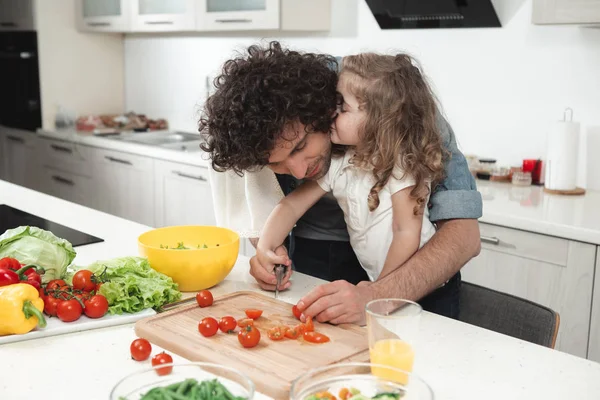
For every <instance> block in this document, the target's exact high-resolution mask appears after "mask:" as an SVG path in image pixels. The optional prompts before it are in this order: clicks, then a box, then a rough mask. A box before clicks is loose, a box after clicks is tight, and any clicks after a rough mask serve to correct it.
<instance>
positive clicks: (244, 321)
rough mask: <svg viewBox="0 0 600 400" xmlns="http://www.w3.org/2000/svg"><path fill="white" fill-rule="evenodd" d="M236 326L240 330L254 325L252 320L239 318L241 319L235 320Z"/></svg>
mask: <svg viewBox="0 0 600 400" xmlns="http://www.w3.org/2000/svg"><path fill="white" fill-rule="evenodd" d="M237 325H238V326H239V327H240V328H245V327H247V326H248V325H254V320H253V319H250V318H241V319H238V320H237Z"/></svg>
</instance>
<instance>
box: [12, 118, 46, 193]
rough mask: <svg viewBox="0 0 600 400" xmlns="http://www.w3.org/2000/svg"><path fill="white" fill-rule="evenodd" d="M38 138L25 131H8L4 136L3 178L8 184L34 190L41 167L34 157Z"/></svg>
mask: <svg viewBox="0 0 600 400" xmlns="http://www.w3.org/2000/svg"><path fill="white" fill-rule="evenodd" d="M37 141H38V138H37V136H36V135H35V134H34V133H31V132H27V131H17V130H12V129H11V130H10V131H9V132H7V133H6V134H5V136H4V159H5V166H6V170H5V173H4V174H5V177H6V179H7V180H8V181H9V182H12V183H14V184H16V185H20V186H24V187H27V188H31V189H35V188H36V187H37V186H38V184H39V181H40V172H41V167H40V165H39V164H38V162H37V160H36V157H35V151H36V150H35V147H36V144H37Z"/></svg>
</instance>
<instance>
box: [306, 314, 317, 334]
mask: <svg viewBox="0 0 600 400" xmlns="http://www.w3.org/2000/svg"><path fill="white" fill-rule="evenodd" d="M304 331H305V332H314V331H315V324H314V323H313V320H312V317H306V322H305V323H304Z"/></svg>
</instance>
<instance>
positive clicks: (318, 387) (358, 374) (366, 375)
mask: <svg viewBox="0 0 600 400" xmlns="http://www.w3.org/2000/svg"><path fill="white" fill-rule="evenodd" d="M373 370H375V371H376V373H377V375H378V376H376V375H374V374H373ZM344 388H346V389H348V390H350V391H352V390H353V389H354V390H359V391H360V393H361V394H362V395H363V396H366V397H367V398H368V397H373V396H375V395H377V394H381V393H396V394H399V395H400V396H399V398H401V399H402V400H433V399H434V395H433V391H432V390H431V388H430V387H429V385H428V384H427V383H426V382H425V381H423V380H422V379H421V378H419V377H418V376H417V375H415V374H413V373H410V372H406V371H402V370H399V369H397V368H392V367H388V366H385V365H378V364H370V363H341V364H334V365H329V366H327V367H321V368H316V369H313V370H310V371H308V372H307V373H305V374H303V375H300V376H299V377H298V378H296V379H295V380H294V381H293V382H292V387H291V390H290V400H306V399H308V398H310V396H313V395H316V394H317V393H322V392H325V391H329V393H331V394H332V395H334V396H336V397H337V398H340V397H341V396H339V393H340V390H342V389H344Z"/></svg>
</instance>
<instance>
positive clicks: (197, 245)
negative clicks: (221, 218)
mask: <svg viewBox="0 0 600 400" xmlns="http://www.w3.org/2000/svg"><path fill="white" fill-rule="evenodd" d="M182 245H183V246H184V247H186V248H188V249H177V247H181V246H182ZM138 248H139V251H140V254H141V255H142V256H143V257H146V258H148V262H149V263H150V266H151V267H152V268H154V269H155V270H156V271H158V272H161V273H163V274H165V275H167V276H169V277H171V278H173V281H175V283H177V284H178V285H179V290H181V291H182V292H194V291H198V290H203V289H208V288H210V287H213V286H215V285H216V284H218V283H220V282H222V281H223V280H224V279H225V278H226V277H227V275H229V273H230V272H231V270H232V268H233V266H234V265H235V262H236V261H237V257H238V252H239V249H240V237H239V236H238V234H237V233H235V232H234V231H232V230H229V229H226V228H219V227H216V226H169V227H166V228H158V229H153V230H151V231H148V232H146V233H143V234H142V235H140V237H139V238H138Z"/></svg>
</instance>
